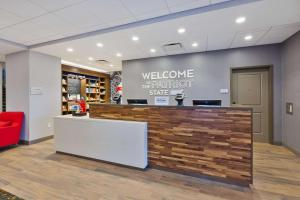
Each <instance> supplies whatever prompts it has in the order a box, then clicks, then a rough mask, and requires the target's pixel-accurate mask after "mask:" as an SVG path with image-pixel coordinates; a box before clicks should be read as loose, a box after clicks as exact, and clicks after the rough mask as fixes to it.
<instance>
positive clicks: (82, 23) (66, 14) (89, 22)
mask: <svg viewBox="0 0 300 200" xmlns="http://www.w3.org/2000/svg"><path fill="white" fill-rule="evenodd" d="M53 14H54V15H56V16H58V17H60V18H62V19H63V20H65V21H66V22H68V23H71V24H73V25H74V26H77V27H89V26H94V25H97V24H101V20H99V18H97V17H96V16H95V15H94V14H93V13H92V12H91V11H90V7H89V5H88V4H87V3H81V4H78V5H75V6H71V7H68V8H65V9H62V10H59V11H55V12H53Z"/></svg>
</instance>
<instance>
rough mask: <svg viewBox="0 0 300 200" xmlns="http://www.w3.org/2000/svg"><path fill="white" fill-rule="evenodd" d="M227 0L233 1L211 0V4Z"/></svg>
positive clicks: (223, 0)
mask: <svg viewBox="0 0 300 200" xmlns="http://www.w3.org/2000/svg"><path fill="white" fill-rule="evenodd" d="M225 1H231V0H210V4H216V3H222V2H225Z"/></svg>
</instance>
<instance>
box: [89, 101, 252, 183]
mask: <svg viewBox="0 0 300 200" xmlns="http://www.w3.org/2000/svg"><path fill="white" fill-rule="evenodd" d="M90 117H92V118H104V119H118V120H133V121H145V122H148V148H149V149H148V158H149V164H150V166H151V167H159V168H164V169H168V170H172V171H177V172H180V173H184V174H191V175H202V176H203V175H204V176H210V177H215V178H217V179H222V180H223V181H228V182H234V183H237V184H241V185H249V184H250V183H252V113H251V110H250V109H239V108H197V107H172V106H167V107H159V106H130V105H101V104H91V105H90Z"/></svg>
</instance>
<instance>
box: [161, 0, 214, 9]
mask: <svg viewBox="0 0 300 200" xmlns="http://www.w3.org/2000/svg"><path fill="white" fill-rule="evenodd" d="M167 2H168V6H169V8H170V10H171V12H180V11H184V10H189V9H193V8H198V7H203V6H208V5H209V3H210V2H209V0H167Z"/></svg>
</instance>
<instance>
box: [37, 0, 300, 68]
mask: <svg viewBox="0 0 300 200" xmlns="http://www.w3.org/2000/svg"><path fill="white" fill-rule="evenodd" d="M123 1H124V0H123ZM145 2H146V1H145ZM147 2H150V1H147ZM151 2H152V1H151ZM168 2H169V3H171V2H173V3H174V4H176V3H180V2H183V0H169V1H168ZM202 2H203V1H202ZM198 3H199V1H198ZM154 5H155V3H154ZM170 5H172V4H170ZM170 5H169V6H170ZM177 5H179V4H177ZM190 5H192V4H190ZM198 5H199V4H198ZM147 7H148V6H147ZM149 7H150V5H149ZM152 7H153V6H152ZM170 7H171V8H172V6H170ZM182 8H183V7H182ZM185 8H186V7H184V9H185ZM152 9H156V8H155V7H153V8H152ZM177 9H179V8H178V7H177ZM171 10H172V9H171ZM174 10H176V9H175V8H174ZM299 10H300V0H284V1H283V0H264V1H258V2H253V3H250V4H244V5H239V6H236V7H230V8H225V9H221V10H215V11H210V12H205V13H201V14H197V15H192V16H188V17H181V18H177V19H172V20H168V21H164V22H158V23H154V24H150V25H143V26H139V27H135V28H130V29H126V30H119V31H115V32H109V33H105V34H99V35H95V36H90V37H86V38H81V39H77V40H72V41H67V42H61V43H57V44H52V45H47V46H43V47H38V48H35V49H34V50H36V51H40V52H43V53H47V54H51V55H54V56H59V57H62V58H63V59H64V60H68V61H71V62H75V63H80V64H82V65H88V66H93V67H98V68H101V69H104V70H107V71H113V70H119V69H121V62H122V60H130V59H138V58H146V57H152V56H164V55H167V53H166V52H164V51H163V49H162V45H164V44H167V43H174V42H180V43H182V44H183V47H184V48H183V51H182V52H180V53H190V52H203V51H211V50H219V49H228V48H236V47H245V46H253V45H262V44H272V43H280V42H283V41H284V40H285V39H287V38H288V37H290V36H291V35H293V34H294V33H296V32H297V31H299V30H300V12H299ZM239 16H245V17H246V19H247V20H246V22H245V23H244V24H236V23H235V19H236V18H237V17H239ZM180 27H184V28H186V32H185V33H184V34H182V35H179V34H178V33H177V29H178V28H180ZM247 34H251V35H252V36H253V39H252V40H251V41H248V42H246V41H245V40H244V36H245V35H247ZM133 35H136V36H138V37H139V38H140V40H139V41H138V42H133V41H132V40H131V37H132V36H133ZM97 42H101V43H103V44H104V47H103V48H99V47H97V46H96V43H97ZM192 42H197V43H198V44H199V46H198V47H197V48H193V47H191V43H192ZM67 48H73V49H74V52H72V53H70V52H67V51H66V49H67ZM150 48H155V49H156V50H157V52H156V53H155V54H152V53H150V52H149V49H150ZM117 52H121V53H122V54H123V57H122V58H118V57H116V53H117ZM88 57H93V58H95V59H105V60H108V61H109V62H110V63H112V64H113V65H114V67H109V66H108V65H103V64H98V63H97V62H94V61H89V60H88Z"/></svg>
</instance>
